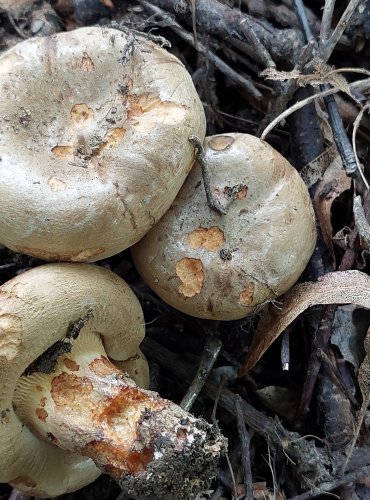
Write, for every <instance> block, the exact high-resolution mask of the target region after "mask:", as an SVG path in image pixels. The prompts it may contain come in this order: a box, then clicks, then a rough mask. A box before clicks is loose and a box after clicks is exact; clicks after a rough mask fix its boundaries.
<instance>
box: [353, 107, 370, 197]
mask: <svg viewBox="0 0 370 500" xmlns="http://www.w3.org/2000/svg"><path fill="white" fill-rule="evenodd" d="M368 109H370V104H366V105H365V106H364V107H363V108H362V109H361V111H360V112H359V114H358V115H357V116H356V120H355V121H354V123H353V129H352V148H353V153H354V155H355V159H356V164H357V168H358V170H359V172H360V175H361V177H362V180H363V182H364V184H365V186H366V189H369V184H368V182H367V180H366V178H365V175H364V173H363V171H362V168H361V165H360V160H359V159H358V155H357V146H356V135H357V130H358V127H359V126H360V122H361V120H362V117H363V115H364V113H365V111H367V110H368Z"/></svg>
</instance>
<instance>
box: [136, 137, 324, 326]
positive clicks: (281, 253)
mask: <svg viewBox="0 0 370 500" xmlns="http://www.w3.org/2000/svg"><path fill="white" fill-rule="evenodd" d="M205 153H206V159H207V164H208V167H209V170H210V178H211V191H212V192H213V194H214V195H215V196H217V197H218V199H219V200H221V201H222V199H223V198H225V199H226V198H227V196H228V195H229V193H230V192H231V190H232V188H233V186H238V191H237V192H236V194H235V193H234V201H233V202H232V203H231V205H230V206H229V208H228V212H227V214H226V215H223V216H221V215H219V214H218V213H216V212H215V211H213V210H211V209H210V208H209V207H208V205H207V201H206V196H205V191H204V186H203V181H202V176H201V170H200V167H199V166H198V165H196V166H195V167H194V168H193V171H192V172H191V173H190V175H189V177H188V179H187V180H186V182H185V184H184V186H183V187H182V189H181V190H180V192H179V194H178V196H177V198H176V200H175V201H174V203H173V204H172V206H171V209H170V210H169V211H168V212H167V213H166V214H165V216H164V217H163V218H162V219H161V220H160V221H159V222H158V224H156V226H155V227H154V228H153V229H152V230H151V231H150V232H149V233H148V234H147V235H146V236H145V237H144V238H143V240H141V241H140V242H139V243H137V244H136V245H135V246H134V247H133V249H132V254H133V257H134V261H135V265H136V267H137V269H138V271H139V272H140V274H141V275H142V277H143V278H144V280H145V281H146V282H147V283H148V285H149V286H150V287H151V288H152V289H153V290H154V291H155V292H156V293H157V294H158V295H159V296H160V297H161V298H162V299H163V300H164V301H166V302H168V303H169V304H171V305H172V306H173V307H176V308H177V309H179V310H181V311H183V312H186V313H188V314H191V315H193V316H197V317H201V318H210V319H220V320H231V319H238V318H242V317H244V316H247V315H249V314H252V313H253V312H256V311H257V310H258V309H259V308H260V307H261V306H262V305H264V304H265V303H266V302H267V301H269V300H273V299H275V298H277V297H278V296H279V295H281V294H283V293H284V292H285V291H286V290H287V289H289V288H290V287H291V286H292V285H293V284H294V283H295V281H296V280H297V279H298V277H299V276H300V274H301V273H302V271H303V269H304V268H305V266H306V264H307V262H308V259H309V258H310V256H311V254H312V252H313V249H314V245H315V242H316V227H315V221H314V214H313V209H312V205H311V201H310V198H309V194H308V191H307V188H306V186H305V185H304V183H303V181H302V180H301V179H300V177H299V175H298V173H297V172H296V171H295V170H294V168H293V167H292V166H291V165H290V164H289V163H288V161H287V160H285V158H283V157H282V156H281V155H280V154H279V153H278V152H277V151H275V150H274V149H273V148H272V147H271V146H269V145H268V144H267V143H265V142H262V141H260V140H259V139H258V138H256V137H253V136H249V135H246V134H224V135H221V136H213V137H208V138H206V140H205ZM184 262H200V263H201V264H202V267H201V279H200V271H199V270H198V272H195V271H196V269H195V266H194V265H193V266H192V269H191V272H190V270H189V266H187V268H186V269H185V270H186V271H187V272H186V273H185V270H184V265H183V263H184ZM198 267H199V266H198ZM184 282H185V285H186V286H184ZM189 290H190V292H189Z"/></svg>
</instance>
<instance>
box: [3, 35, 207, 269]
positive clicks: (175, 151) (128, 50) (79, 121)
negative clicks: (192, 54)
mask: <svg viewBox="0 0 370 500" xmlns="http://www.w3.org/2000/svg"><path fill="white" fill-rule="evenodd" d="M0 89H1V94H2V96H3V99H2V100H1V102H0V130H1V133H0V158H1V162H0V198H1V210H0V243H3V244H4V245H5V246H7V247H9V248H11V249H12V250H15V251H17V252H21V253H25V254H27V255H32V256H36V257H39V258H41V259H44V260H59V261H74V262H86V261H89V262H91V261H96V260H99V259H103V258H105V257H109V256H111V255H114V254H117V253H118V252H120V251H122V250H124V249H125V248H128V247H129V246H131V245H132V244H133V243H135V242H136V241H138V240H139V239H140V238H141V237H142V236H144V234H145V233H146V232H147V231H148V230H149V229H150V227H151V226H152V225H153V224H154V223H155V222H156V221H157V220H158V219H159V218H160V217H161V216H162V215H163V214H164V213H165V212H166V211H167V209H168V208H169V206H170V204H171V203H172V201H173V200H174V198H175V196H176V194H177V192H178V190H179V189H180V187H181V185H182V184H183V182H184V180H185V178H186V176H187V174H188V173H189V171H190V169H191V166H192V164H193V162H194V159H195V150H194V147H193V146H192V145H191V144H190V142H189V141H188V136H189V134H196V135H197V136H198V137H199V138H200V139H201V140H203V138H204V134H205V115H204V111H203V108H202V105H201V102H200V100H199V97H198V95H197V93H196V90H195V88H194V85H193V83H192V80H191V78H190V75H189V74H188V73H187V71H186V69H185V67H184V66H183V64H182V63H181V62H180V61H179V60H178V59H177V58H176V57H175V56H173V55H171V54H170V53H168V52H167V51H165V50H164V49H162V48H160V47H158V46H157V45H156V44H155V43H153V42H152V41H150V40H148V39H146V38H144V37H143V36H139V35H134V34H132V33H131V34H128V33H126V32H122V31H118V30H116V29H108V28H99V27H89V28H80V29H78V30H75V31H72V32H67V33H59V34H57V35H53V36H50V37H40V38H31V39H28V40H26V41H24V42H22V43H19V44H18V45H15V46H14V47H13V48H11V49H9V50H8V51H6V52H5V53H4V54H3V55H2V56H1V57H0Z"/></svg>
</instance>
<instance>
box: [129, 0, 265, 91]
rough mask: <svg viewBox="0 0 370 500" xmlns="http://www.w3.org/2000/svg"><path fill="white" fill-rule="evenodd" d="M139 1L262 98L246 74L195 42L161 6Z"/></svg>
mask: <svg viewBox="0 0 370 500" xmlns="http://www.w3.org/2000/svg"><path fill="white" fill-rule="evenodd" d="M138 2H139V3H140V4H141V5H142V6H143V7H145V8H146V9H147V10H149V11H150V12H152V13H153V14H157V15H159V16H161V17H162V19H164V20H168V21H169V28H170V29H171V30H172V31H174V32H175V33H176V34H177V35H178V36H179V37H181V38H182V39H183V40H185V41H186V42H187V43H188V44H189V45H191V46H192V47H194V48H195V49H196V50H198V52H200V53H202V54H203V55H204V56H205V57H206V58H207V59H209V60H210V61H211V62H212V63H213V64H214V65H215V66H216V68H217V69H218V70H219V71H221V73H224V74H225V75H226V76H228V77H229V78H230V79H231V80H233V81H234V82H235V83H237V84H238V85H240V86H241V87H242V88H243V89H244V90H245V91H246V92H247V93H248V94H249V95H251V96H252V97H254V98H255V99H257V100H260V99H262V94H261V92H260V91H259V90H258V89H257V88H256V87H255V86H254V84H253V83H252V82H251V81H249V80H247V79H246V78H245V77H244V76H242V75H241V74H240V73H238V72H237V71H235V70H233V69H232V68H231V67H230V66H228V65H227V64H226V63H224V61H223V60H222V59H220V58H219V57H218V56H216V55H215V54H214V53H213V52H210V51H209V50H208V49H207V48H206V47H205V46H204V45H203V44H201V43H200V42H199V41H198V42H197V44H196V43H195V42H194V37H193V35H191V34H190V33H187V32H186V31H185V30H184V28H183V27H182V26H181V25H180V24H179V23H177V22H176V21H175V20H174V19H173V18H172V17H170V16H169V15H168V14H167V13H166V12H165V11H164V10H162V9H160V8H159V7H157V6H155V5H152V4H150V3H149V2H147V1H146V0H138Z"/></svg>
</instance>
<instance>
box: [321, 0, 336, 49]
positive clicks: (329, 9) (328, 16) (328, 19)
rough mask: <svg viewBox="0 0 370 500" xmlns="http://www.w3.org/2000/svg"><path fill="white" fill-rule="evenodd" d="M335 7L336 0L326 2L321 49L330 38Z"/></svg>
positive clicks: (322, 19) (323, 14)
mask: <svg viewBox="0 0 370 500" xmlns="http://www.w3.org/2000/svg"><path fill="white" fill-rule="evenodd" d="M334 7H335V0H325V5H324V11H323V13H322V18H321V28H320V36H319V40H320V47H322V45H323V44H324V42H326V40H327V39H328V38H329V36H330V31H331V23H332V20H333V12H334Z"/></svg>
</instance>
